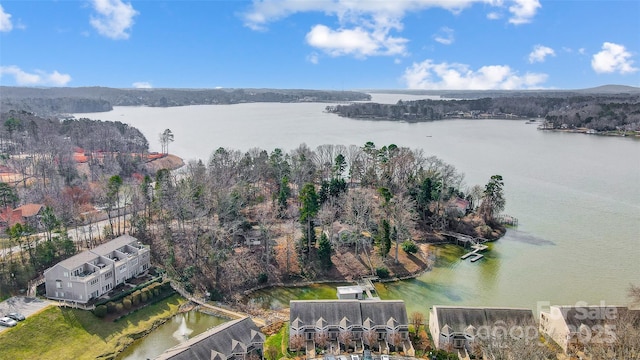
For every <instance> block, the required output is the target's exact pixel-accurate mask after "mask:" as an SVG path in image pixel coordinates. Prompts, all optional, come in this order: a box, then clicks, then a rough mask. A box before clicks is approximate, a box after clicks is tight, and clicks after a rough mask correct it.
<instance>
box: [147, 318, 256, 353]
mask: <svg viewBox="0 0 640 360" xmlns="http://www.w3.org/2000/svg"><path fill="white" fill-rule="evenodd" d="M264 338H265V336H264V334H262V333H261V332H260V329H258V327H257V326H256V325H255V324H254V323H253V321H252V320H251V319H250V318H243V319H238V320H233V321H229V322H227V323H224V324H222V325H219V326H216V327H214V328H212V329H210V330H207V331H205V332H203V333H202V334H200V335H198V336H196V337H194V338H191V339H189V340H187V341H186V342H184V343H182V344H180V345H177V346H175V347H172V348H171V349H169V350H167V351H165V352H164V353H163V354H161V355H160V356H158V357H157V358H156V360H165V359H171V360H210V359H211V358H212V356H216V357H217V358H218V359H226V358H228V357H229V356H231V355H232V354H233V353H242V352H244V351H246V350H247V347H248V346H250V345H251V344H252V343H253V342H264ZM256 340H260V341H256Z"/></svg>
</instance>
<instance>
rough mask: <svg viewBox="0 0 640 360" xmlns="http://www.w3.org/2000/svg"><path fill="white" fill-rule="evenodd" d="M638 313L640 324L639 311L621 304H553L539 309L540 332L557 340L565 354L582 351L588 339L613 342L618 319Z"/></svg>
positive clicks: (618, 325) (627, 317)
mask: <svg viewBox="0 0 640 360" xmlns="http://www.w3.org/2000/svg"><path fill="white" fill-rule="evenodd" d="M634 316H635V320H634V321H635V324H636V325H640V324H639V323H638V322H639V320H638V319H640V310H630V309H628V308H626V307H622V306H606V305H604V304H601V305H599V306H587V305H585V306H556V305H554V306H551V307H550V308H549V311H548V312H547V311H541V312H540V333H542V334H544V335H546V336H548V337H549V338H551V339H552V340H553V341H555V342H556V343H557V344H558V345H559V346H560V347H561V348H562V350H563V351H564V352H565V353H572V352H574V351H576V350H581V349H582V348H583V347H584V345H586V343H587V342H595V341H598V342H602V343H610V342H613V341H615V339H616V333H615V332H616V330H617V329H619V328H622V327H621V326H620V325H621V324H619V321H628V320H630V319H632V318H633V317H634Z"/></svg>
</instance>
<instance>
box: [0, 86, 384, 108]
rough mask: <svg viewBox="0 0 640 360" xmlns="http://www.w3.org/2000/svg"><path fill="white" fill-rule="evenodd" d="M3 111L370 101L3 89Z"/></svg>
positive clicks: (299, 95) (327, 96)
mask: <svg viewBox="0 0 640 360" xmlns="http://www.w3.org/2000/svg"><path fill="white" fill-rule="evenodd" d="M0 88H1V91H2V99H0V108H2V109H3V110H4V111H9V110H24V111H28V112H32V113H36V114H40V115H58V114H69V113H89V112H102V111H110V110H112V109H113V106H153V107H169V106H185V105H210V104H239V103H246V102H306V101H316V102H328V101H331V102H339V101H362V100H369V99H371V96H370V95H368V94H365V93H361V92H355V91H324V90H298V89H293V90H287V89H282V90H281V89H113V88H105V87H83V88H49V89H39V88H19V87H6V86H4V87H0Z"/></svg>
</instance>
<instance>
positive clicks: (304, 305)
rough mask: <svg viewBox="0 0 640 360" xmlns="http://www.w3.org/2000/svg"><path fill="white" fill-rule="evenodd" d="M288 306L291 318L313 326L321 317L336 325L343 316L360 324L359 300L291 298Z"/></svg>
mask: <svg viewBox="0 0 640 360" xmlns="http://www.w3.org/2000/svg"><path fill="white" fill-rule="evenodd" d="M289 307H290V308H291V309H290V311H289V314H290V317H291V319H296V318H300V320H302V323H303V324H305V325H314V326H315V324H316V322H317V321H318V319H320V318H323V319H324V320H325V321H326V322H327V323H328V324H329V325H335V326H337V325H339V324H340V320H342V318H344V317H347V319H349V320H350V321H351V322H352V323H355V324H362V317H361V315H360V301H359V300H292V301H290V302H289Z"/></svg>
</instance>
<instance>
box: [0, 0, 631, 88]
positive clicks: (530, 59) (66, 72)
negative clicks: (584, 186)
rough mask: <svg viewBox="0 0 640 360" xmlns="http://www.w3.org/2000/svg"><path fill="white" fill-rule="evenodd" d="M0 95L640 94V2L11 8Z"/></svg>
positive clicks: (0, 43)
mask: <svg viewBox="0 0 640 360" xmlns="http://www.w3.org/2000/svg"><path fill="white" fill-rule="evenodd" d="M0 84H1V85H7V86H16V85H17V86H72V87H78V86H108V87H118V88H133V87H154V88H214V87H225V88H240V87H255V88H260V87H267V88H308V89H334V90H342V89H537V88H553V89H576V88H587V87H594V86H599V85H604V84H623V85H631V86H640V1H637V0H623V1H617V0H613V1H610V0H562V1H555V0H549V1H543V0H361V1H358V0H256V1H208V0H200V1H183V0H173V1H156V0H146V1H124V0H86V1H73V0H72V1H44V0H43V1H28V0H8V1H7V0H0Z"/></svg>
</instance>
